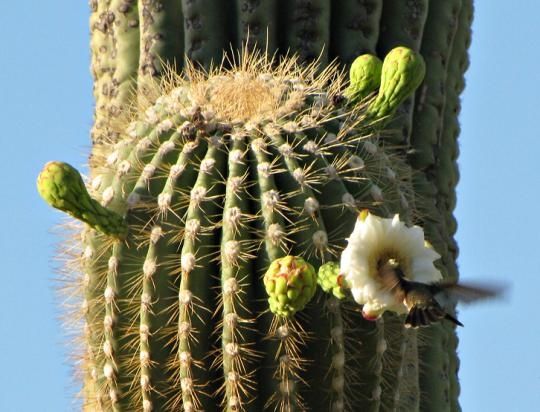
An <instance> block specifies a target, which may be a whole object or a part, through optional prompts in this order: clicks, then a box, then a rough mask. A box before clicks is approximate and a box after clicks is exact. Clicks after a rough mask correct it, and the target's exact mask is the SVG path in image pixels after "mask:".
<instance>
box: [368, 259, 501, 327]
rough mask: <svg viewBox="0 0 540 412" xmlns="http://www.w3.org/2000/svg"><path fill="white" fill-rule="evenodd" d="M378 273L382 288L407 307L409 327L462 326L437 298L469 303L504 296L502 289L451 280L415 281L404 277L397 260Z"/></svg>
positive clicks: (381, 268)
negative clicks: (445, 322) (443, 321)
mask: <svg viewBox="0 0 540 412" xmlns="http://www.w3.org/2000/svg"><path fill="white" fill-rule="evenodd" d="M378 272H379V273H378V274H379V277H380V281H381V283H382V285H383V288H384V289H385V290H387V291H389V292H390V293H392V294H393V296H394V297H395V299H396V300H397V301H399V302H403V304H404V305H405V306H406V307H407V309H408V313H407V317H406V319H405V326H406V327H412V328H417V327H419V326H428V325H431V324H432V323H435V322H438V321H440V320H441V319H447V320H449V321H451V322H453V323H455V324H456V325H458V326H463V324H462V323H461V322H460V321H459V320H458V319H456V318H455V317H454V316H452V315H450V314H449V313H448V312H446V311H445V310H444V309H443V306H442V305H441V303H440V301H439V300H438V299H442V298H444V297H446V298H450V299H451V300H458V301H461V302H465V303H469V302H475V301H478V300H482V299H490V298H496V297H500V296H501V295H502V288H501V287H498V286H495V285H472V284H469V285H466V284H459V283H456V282H452V281H440V282H436V283H431V284H427V283H420V282H414V281H411V280H408V279H406V278H405V276H404V274H403V271H402V270H401V269H400V268H399V265H398V264H397V262H396V261H395V260H394V259H389V260H388V261H387V262H386V263H384V264H383V265H381V266H380V267H379V271H378ZM445 295H446V296H445Z"/></svg>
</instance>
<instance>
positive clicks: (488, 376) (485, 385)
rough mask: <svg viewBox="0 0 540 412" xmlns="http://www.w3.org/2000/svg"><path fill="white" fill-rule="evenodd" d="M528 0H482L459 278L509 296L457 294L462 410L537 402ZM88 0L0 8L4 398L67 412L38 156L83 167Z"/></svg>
mask: <svg viewBox="0 0 540 412" xmlns="http://www.w3.org/2000/svg"><path fill="white" fill-rule="evenodd" d="M539 12H540V6H539V4H538V3H537V2H534V1H532V0H529V1H520V2H512V3H511V6H509V3H508V2H506V1H503V0H496V1H495V0H492V1H490V2H485V1H484V2H477V6H476V13H475V20H474V26H473V29H474V35H473V44H472V48H471V66H470V68H469V71H468V73H467V88H466V89H465V93H464V94H463V96H462V99H463V105H462V106H463V109H462V114H461V126H462V133H461V136H460V146H461V155H460V160H459V164H460V168H461V169H460V170H461V181H460V184H459V187H458V207H457V210H456V215H457V219H458V222H459V231H458V235H457V238H458V242H459V245H460V249H461V253H460V257H459V265H460V268H461V276H462V279H464V280H489V279H496V280H499V281H504V282H506V283H507V284H509V285H510V291H509V293H508V296H507V298H506V299H505V300H504V301H497V302H490V303H486V304H482V305H477V306H470V307H464V308H462V309H461V312H460V320H461V321H462V322H463V323H464V324H465V325H466V326H465V328H462V329H460V332H459V338H460V346H459V354H460V357H461V371H460V379H461V388H462V389H461V399H460V400H461V405H462V408H463V410H464V411H517V412H523V411H535V410H538V405H540V356H539V355H538V348H540V323H539V322H538V318H537V316H538V313H537V312H538V304H537V303H536V302H537V300H538V291H540V270H539V267H540V266H539V262H538V256H540V251H539V245H540V224H539V222H540V219H538V218H537V216H536V212H537V211H538V209H539V208H540V206H539V205H540V173H539V171H538V168H539V167H540V162H538V158H539V153H540V143H539V140H540V133H539V130H538V125H537V120H538V118H539V117H540V108H539V107H540V105H539V103H538V100H537V97H538V92H539V90H540V89H539V85H540V74H539V70H538V68H539V67H540V58H539V53H538V46H537V44H538V38H540V25H539V24H538V21H537V16H538V14H539ZM88 15H89V12H88V7H87V4H86V2H83V1H80V2H75V1H68V0H62V1H61V0H51V1H47V2H6V4H3V5H2V13H0V39H2V42H1V43H0V122H1V124H2V125H3V127H2V131H1V132H0V141H1V142H2V147H3V150H2V152H1V157H2V161H1V162H0V176H4V183H3V185H2V194H1V199H2V202H1V203H0V211H1V213H2V214H3V216H4V225H3V230H2V232H1V235H0V251H1V252H0V256H1V259H2V266H1V267H2V273H1V276H2V279H3V282H2V289H1V291H0V296H1V300H2V303H1V305H0V306H1V309H0V325H1V326H0V327H1V328H2V332H1V333H0V337H1V338H0V365H2V369H3V372H2V373H0V410H1V411H5V412H19V411H21V412H23V411H24V412H26V411H37V410H39V411H43V412H48V411H51V412H52V411H54V412H59V411H70V410H73V406H72V403H71V399H70V395H71V393H72V392H71V388H70V378H69V368H68V366H67V363H66V361H65V359H64V348H63V346H62V345H63V343H62V342H63V341H64V340H63V338H62V331H61V328H60V326H59V322H58V321H57V320H56V317H57V315H58V309H57V306H56V297H55V295H54V292H53V288H52V284H53V282H52V279H53V277H54V274H53V272H52V269H51V268H52V266H53V262H52V261H51V259H52V256H53V255H54V244H55V239H56V238H55V236H53V235H51V229H52V228H53V226H54V225H55V224H56V223H58V221H59V220H60V214H58V213H56V212H53V211H52V210H51V209H49V208H48V207H46V205H45V204H44V203H43V202H42V201H41V200H40V199H39V198H38V195H37V193H36V190H35V178H36V176H37V174H38V173H39V170H40V168H41V167H42V165H43V164H44V163H45V162H46V161H48V160H53V159H62V160H64V161H67V162H69V163H72V164H74V165H78V166H82V165H83V164H84V163H85V161H86V157H87V153H88V147H89V138H88V133H89V129H90V126H91V121H92V96H91V78H90V72H89V51H88Z"/></svg>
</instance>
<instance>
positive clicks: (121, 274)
mask: <svg viewBox="0 0 540 412" xmlns="http://www.w3.org/2000/svg"><path fill="white" fill-rule="evenodd" d="M90 4H91V17H90V29H91V42H90V45H91V51H92V74H93V77H94V96H95V101H96V107H95V122H94V126H93V128H92V140H93V142H94V146H93V148H92V153H91V157H90V181H88V182H83V180H81V178H80V176H78V173H77V172H76V170H75V169H74V168H72V167H70V166H69V165H66V164H63V163H61V162H52V163H49V164H48V165H47V167H46V168H45V170H44V172H43V173H42V175H41V177H40V180H39V188H40V191H41V193H42V194H43V196H44V197H45V198H46V200H47V201H48V202H49V203H51V204H52V205H53V206H54V207H56V208H59V209H61V210H64V211H66V212H67V213H69V214H70V215H71V216H73V217H74V218H75V219H78V220H80V221H82V222H84V223H83V224H84V228H83V229H82V239H81V236H79V235H76V238H77V240H76V241H75V246H74V244H73V243H72V244H70V245H68V246H67V247H66V252H65V256H67V257H68V259H67V260H68V262H67V268H68V270H66V272H65V273H66V276H67V277H68V278H69V279H67V282H66V284H67V285H72V286H68V288H69V287H71V288H72V289H73V294H72V296H74V297H75V298H73V299H74V300H75V302H76V303H77V304H78V305H79V306H80V307H81V311H80V312H79V313H78V314H77V315H76V316H77V319H81V320H82V321H83V323H84V331H83V332H80V333H81V334H82V335H83V340H84V342H85V343H84V350H83V352H82V353H81V354H79V356H80V357H81V364H82V365H83V367H82V368H83V370H82V371H81V372H82V376H83V385H82V386H83V389H82V392H83V395H84V406H85V409H86V410H106V411H109V410H114V411H126V410H143V411H152V410H153V411H157V410H179V409H180V410H185V411H200V410H205V411H213V410H228V411H237V410H250V411H258V410H264V409H279V410H281V411H294V410H305V409H307V408H309V409H311V410H319V409H321V410H322V409H324V410H326V409H329V410H334V411H343V410H360V409H361V410H371V411H383V410H406V411H416V410H426V411H431V410H437V411H438V410H441V411H445V410H449V411H455V410H459V404H458V401H457V397H458V394H459V384H458V380H457V368H458V359H457V357H456V346H457V338H456V335H455V331H454V330H453V327H452V326H451V325H449V324H446V323H442V324H439V325H435V326H430V327H429V328H426V329H422V330H420V332H417V331H416V330H407V329H406V328H404V327H403V317H401V316H400V315H399V314H396V313H385V314H384V316H382V317H380V318H379V319H378V320H377V321H376V322H369V321H367V320H365V319H364V318H363V316H362V314H361V310H362V308H359V307H358V305H357V304H356V303H355V302H353V300H352V299H351V297H350V296H349V294H348V292H347V287H348V286H350V285H346V284H343V283H342V277H343V276H341V275H339V273H337V272H335V271H336V270H338V269H339V268H338V269H336V267H335V266H332V265H335V263H334V262H337V261H339V260H340V255H341V253H342V251H343V250H344V248H345V246H347V240H346V239H347V238H349V236H350V235H351V231H352V229H353V227H354V225H355V221H357V215H358V213H359V212H360V211H361V210H362V209H369V211H370V212H371V213H373V214H376V215H377V216H380V217H381V219H382V217H391V216H393V215H394V214H395V213H400V216H401V217H402V219H404V220H405V221H407V222H408V223H409V225H410V227H412V225H413V224H419V225H420V226H422V228H423V230H424V231H425V233H426V237H427V240H428V241H429V242H430V243H431V244H432V245H433V247H434V249H435V250H436V252H438V254H439V255H440V256H441V261H440V262H439V263H438V265H439V266H438V267H439V269H440V271H441V273H442V275H443V276H444V277H446V278H448V279H456V278H457V268H456V265H455V259H456V257H457V253H458V249H457V245H456V244H455V241H454V239H453V235H454V233H455V231H456V222H455V219H454V218H453V216H452V210H453V208H454V206H455V184H456V183H457V179H458V176H459V175H458V172H457V167H456V163H455V161H456V157H457V153H458V149H457V135H458V133H459V125H458V123H457V114H458V112H459V94H460V92H461V91H462V89H463V86H464V82H463V73H464V71H465V70H466V68H467V62H468V60H467V47H468V45H469V43H470V24H471V19H472V0H451V1H446V2H428V1H425V0H419V1H400V0H369V1H363V2H357V1H352V0H351V1H348V0H346V1H345V0H344V1H340V2H332V1H330V0H317V1H304V0H294V1H273V0H260V1H253V0H236V1H229V2H223V1H211V0H194V1H169V0H139V1H135V0H93V1H91V3H90ZM254 50H256V51H258V52H254ZM293 53H296V54H297V56H298V58H297V59H296V60H295V58H290V57H287V58H284V56H286V55H289V56H290V55H291V54H293ZM365 53H370V56H367V55H366V56H362V58H361V59H360V60H355V58H356V57H357V56H359V55H362V54H365ZM419 54H421V55H422V56H423V59H422V58H421V57H419ZM224 55H226V56H227V58H226V59H225V60H223V56H224ZM272 56H273V57H272ZM280 59H283V60H280ZM382 60H384V63H381V61H382ZM333 61H335V62H333ZM353 61H354V63H353ZM330 62H333V63H330ZM423 62H425V66H424V63H423ZM366 63H367V64H366ZM351 65H352V66H351ZM216 67H220V69H219V70H218V69H216ZM351 67H352V71H351V79H350V81H349V82H347V81H346V80H345V79H344V78H343V76H342V75H341V74H340V70H341V71H346V70H348V69H349V68H351ZM199 69H204V70H206V72H204V71H199ZM424 70H425V79H424V80H423V81H422V78H423V77H424ZM381 81H382V82H381ZM419 82H422V83H421V84H420V86H419V87H418V89H417V91H416V93H414V89H415V88H416V87H417V86H418V84H419ZM87 189H88V191H89V194H87V193H86V190H87ZM415 230H417V229H415ZM74 250H78V251H79V252H80V254H79V255H78V256H74V252H73V251H74ZM75 254H76V253H75ZM326 265H330V266H326ZM319 267H322V268H325V269H324V270H322V271H320V272H319V278H318V279H317V282H318V283H319V284H320V285H321V288H322V289H323V290H324V292H327V293H323V291H321V290H320V289H317V290H315V283H314V278H313V276H314V273H315V272H317V270H318V269H319ZM332 268H333V269H332ZM77 271H79V272H80V275H75V274H73V275H71V274H70V273H71V272H74V273H77ZM338 271H339V270H338ZM77 276H78V277H77ZM320 276H323V278H320ZM329 294H333V295H332V296H330V295H329ZM364 309H366V308H364ZM368 312H369V311H368ZM364 315H365V316H367V315H366V310H364ZM368 315H369V313H368ZM367 318H369V316H367ZM258 365H261V366H260V367H259V366H258ZM216 397H217V398H219V401H217V402H216V400H215V398H216Z"/></svg>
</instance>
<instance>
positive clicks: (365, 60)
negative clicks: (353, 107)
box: [344, 54, 383, 104]
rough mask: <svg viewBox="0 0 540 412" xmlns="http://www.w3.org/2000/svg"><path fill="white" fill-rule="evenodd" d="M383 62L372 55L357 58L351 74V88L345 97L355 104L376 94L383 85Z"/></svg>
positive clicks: (345, 93)
mask: <svg viewBox="0 0 540 412" xmlns="http://www.w3.org/2000/svg"><path fill="white" fill-rule="evenodd" d="M382 65H383V64H382V61H381V60H380V59H379V58H378V57H377V56H373V55H371V54H363V55H361V56H359V57H357V58H356V59H355V60H354V62H353V63H352V65H351V70H350V72H349V87H348V88H347V90H345V92H344V95H345V97H347V98H348V99H349V101H350V102H351V103H353V104H355V103H358V102H360V101H362V100H363V99H365V98H366V97H368V96H369V95H370V94H371V93H373V92H375V91H376V90H377V89H378V88H379V85H380V84H381V71H382Z"/></svg>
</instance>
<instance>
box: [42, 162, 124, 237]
mask: <svg viewBox="0 0 540 412" xmlns="http://www.w3.org/2000/svg"><path fill="white" fill-rule="evenodd" d="M37 188H38V192H39V194H40V195H41V197H42V198H43V199H44V200H45V201H46V202H47V203H48V204H49V205H51V206H52V207H54V208H56V209H59V210H62V211H63V212H66V213H68V214H69V215H71V216H73V217H74V218H75V219H78V220H81V221H83V222H85V223H87V224H88V225H89V226H91V227H93V228H94V229H96V230H99V231H100V232H102V233H105V234H106V235H110V236H114V237H117V238H120V239H123V238H125V236H126V233H127V226H126V224H125V223H124V220H123V218H122V216H120V215H119V214H117V213H115V212H113V211H111V210H108V209H106V208H104V207H103V206H101V205H100V204H99V203H98V202H97V201H96V200H94V199H92V198H91V197H90V195H89V194H88V191H87V190H86V186H85V185H84V182H83V180H82V177H81V175H80V174H79V172H78V171H77V169H75V168H74V167H73V166H71V165H69V164H67V163H64V162H49V163H47V164H46V165H45V167H44V168H43V170H42V171H41V173H40V174H39V176H38V179H37Z"/></svg>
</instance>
